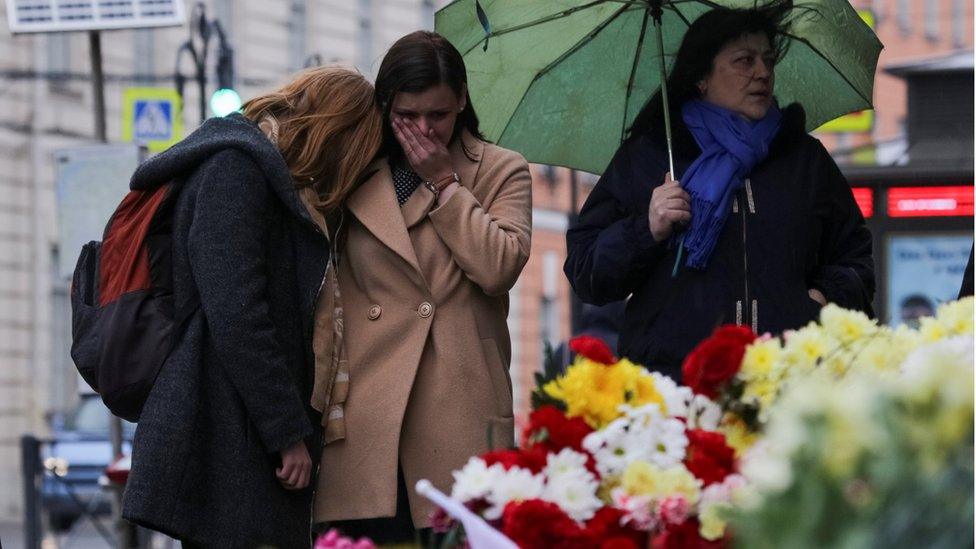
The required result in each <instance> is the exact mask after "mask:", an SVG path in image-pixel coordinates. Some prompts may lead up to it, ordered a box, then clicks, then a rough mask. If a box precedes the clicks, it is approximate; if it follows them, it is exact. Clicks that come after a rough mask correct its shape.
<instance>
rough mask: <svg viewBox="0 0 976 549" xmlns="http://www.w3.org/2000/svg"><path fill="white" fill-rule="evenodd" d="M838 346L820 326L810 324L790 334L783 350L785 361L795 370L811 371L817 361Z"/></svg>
mask: <svg viewBox="0 0 976 549" xmlns="http://www.w3.org/2000/svg"><path fill="white" fill-rule="evenodd" d="M836 346H837V344H836V342H835V341H833V340H832V338H831V337H830V336H829V335H827V333H826V332H825V331H824V330H823V328H821V327H820V325H819V324H816V323H812V322H811V323H810V324H809V325H807V326H804V327H803V328H800V329H799V330H796V331H795V332H790V334H789V337H788V338H787V339H786V345H785V346H784V348H783V359H784V361H786V363H787V364H788V365H789V366H790V367H793V368H800V369H801V370H809V369H810V368H812V367H813V366H815V365H816V363H817V360H819V359H820V358H821V357H822V356H824V355H826V354H827V353H828V352H830V351H831V350H832V349H834V348H835V347H836Z"/></svg>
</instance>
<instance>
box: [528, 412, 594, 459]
mask: <svg viewBox="0 0 976 549" xmlns="http://www.w3.org/2000/svg"><path fill="white" fill-rule="evenodd" d="M592 432H593V429H591V428H590V426H589V425H587V424H586V422H585V421H583V418H579V417H573V418H570V417H566V414H565V413H563V412H562V411H560V410H559V409H558V408H556V407H555V406H550V405H546V406H540V407H539V408H538V409H537V410H535V411H533V412H532V414H531V415H529V426H528V427H527V428H526V429H525V432H524V433H523V437H522V438H523V442H522V444H523V446H532V445H535V444H542V445H544V446H545V447H546V448H548V449H549V450H550V451H553V452H558V451H560V450H562V449H563V448H572V449H573V450H576V451H577V452H583V439H584V438H586V435H588V434H590V433H592Z"/></svg>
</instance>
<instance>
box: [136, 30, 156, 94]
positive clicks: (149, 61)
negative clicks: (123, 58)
mask: <svg viewBox="0 0 976 549" xmlns="http://www.w3.org/2000/svg"><path fill="white" fill-rule="evenodd" d="M153 36H154V31H153V30H152V29H136V30H135V31H134V32H133V35H132V40H133V52H134V55H133V57H134V59H133V66H132V70H133V72H135V75H136V80H137V82H139V83H144V84H148V85H152V84H153V79H152V76H153V74H154V73H155V71H156V67H155V63H154V61H155V58H156V44H155V41H154V40H153Z"/></svg>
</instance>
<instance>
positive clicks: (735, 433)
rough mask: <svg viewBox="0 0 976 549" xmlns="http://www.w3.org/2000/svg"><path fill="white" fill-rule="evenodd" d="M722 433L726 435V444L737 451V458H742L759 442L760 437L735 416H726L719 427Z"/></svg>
mask: <svg viewBox="0 0 976 549" xmlns="http://www.w3.org/2000/svg"><path fill="white" fill-rule="evenodd" d="M718 430H719V432H720V433H722V434H723V435H725V442H726V444H728V445H729V447H730V448H732V449H733V450H735V456H736V457H738V458H741V457H742V456H743V455H745V453H746V451H747V450H749V448H752V446H753V444H755V443H756V440H758V438H759V437H758V435H756V433H754V432H752V431H750V430H749V427H747V426H746V423H745V422H744V421H742V419H741V418H739V416H737V415H735V414H731V413H729V414H725V417H723V418H722V422H721V423H720V424H719V426H718Z"/></svg>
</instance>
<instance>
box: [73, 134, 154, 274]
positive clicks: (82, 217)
mask: <svg viewBox="0 0 976 549" xmlns="http://www.w3.org/2000/svg"><path fill="white" fill-rule="evenodd" d="M54 158H55V161H56V163H57V179H56V182H55V189H56V190H57V205H58V233H59V241H60V253H59V255H58V257H59V258H60V265H58V274H59V275H60V276H61V277H62V279H63V280H68V279H70V278H71V274H72V272H73V271H74V268H75V263H76V262H77V261H78V254H79V253H81V247H82V246H84V245H85V244H87V243H88V241H90V240H101V239H102V233H103V232H104V231H105V224H106V223H108V218H109V217H110V216H111V215H112V212H114V211H115V208H116V207H117V206H118V205H119V202H121V201H122V198H123V197H125V195H126V193H127V192H129V178H130V177H132V172H134V171H135V169H136V167H138V166H139V160H140V152H139V147H137V146H135V145H90V146H85V147H75V148H71V149H61V150H58V151H56V152H55V154H54Z"/></svg>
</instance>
